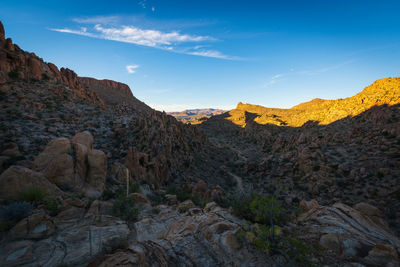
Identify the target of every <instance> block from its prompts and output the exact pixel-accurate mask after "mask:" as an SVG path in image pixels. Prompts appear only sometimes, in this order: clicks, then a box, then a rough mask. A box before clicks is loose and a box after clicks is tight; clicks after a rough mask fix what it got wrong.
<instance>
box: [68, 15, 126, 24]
mask: <svg viewBox="0 0 400 267" xmlns="http://www.w3.org/2000/svg"><path fill="white" fill-rule="evenodd" d="M119 20H120V18H119V17H118V16H94V17H82V18H73V19H72V21H74V22H77V23H82V24H98V23H100V24H111V23H116V22H118V21H119Z"/></svg>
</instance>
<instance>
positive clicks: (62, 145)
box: [33, 138, 72, 171]
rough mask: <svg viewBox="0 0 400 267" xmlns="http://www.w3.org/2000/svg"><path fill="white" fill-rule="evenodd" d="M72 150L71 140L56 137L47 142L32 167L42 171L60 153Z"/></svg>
mask: <svg viewBox="0 0 400 267" xmlns="http://www.w3.org/2000/svg"><path fill="white" fill-rule="evenodd" d="M69 152H72V150H71V142H70V141H69V139H68V138H57V139H54V140H52V141H50V143H48V144H47V146H46V148H45V149H44V151H43V152H42V153H40V154H39V155H38V156H37V157H36V158H35V161H34V163H33V164H34V168H35V170H37V171H44V170H45V169H46V168H47V167H48V166H49V165H50V164H51V162H52V161H53V160H55V159H56V158H57V157H58V156H60V155H62V154H68V153H69Z"/></svg>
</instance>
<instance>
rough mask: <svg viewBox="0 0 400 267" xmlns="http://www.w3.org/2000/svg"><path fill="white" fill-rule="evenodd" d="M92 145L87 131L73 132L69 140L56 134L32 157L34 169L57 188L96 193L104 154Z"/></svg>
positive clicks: (102, 177)
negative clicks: (55, 136) (40, 151)
mask: <svg viewBox="0 0 400 267" xmlns="http://www.w3.org/2000/svg"><path fill="white" fill-rule="evenodd" d="M92 147H93V136H92V135H91V134H90V133H89V132H82V133H78V134H76V135H75V136H74V137H73V138H72V140H71V141H70V140H69V139H67V138H57V139H54V140H52V141H51V142H50V143H49V144H47V146H46V148H45V149H44V151H43V152H42V153H40V154H39V155H38V156H37V157H36V158H35V161H34V169H35V170H36V171H39V172H42V173H43V174H44V176H45V177H46V178H47V179H48V180H49V181H50V182H52V183H54V184H56V185H57V186H59V187H60V188H63V189H68V190H73V191H77V192H82V193H85V194H86V195H88V196H90V197H99V196H100V195H101V194H102V193H103V191H104V186H105V182H106V175H107V156H106V155H105V154H104V152H102V151H100V150H96V149H92Z"/></svg>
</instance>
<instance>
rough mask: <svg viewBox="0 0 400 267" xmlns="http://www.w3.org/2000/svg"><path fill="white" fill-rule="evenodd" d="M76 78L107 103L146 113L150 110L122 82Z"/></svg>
mask: <svg viewBox="0 0 400 267" xmlns="http://www.w3.org/2000/svg"><path fill="white" fill-rule="evenodd" d="M78 79H79V82H80V83H81V84H82V85H83V86H84V87H85V88H86V89H89V90H92V91H94V92H95V93H96V94H97V95H98V96H99V97H100V98H101V99H102V100H103V101H104V103H105V104H107V105H111V106H118V105H130V106H133V107H135V108H136V109H137V110H140V111H142V112H146V113H150V112H151V110H152V109H151V108H150V107H149V106H147V105H146V104H145V103H143V102H142V101H140V100H138V99H137V98H136V97H134V96H133V94H132V91H131V89H130V88H129V86H128V85H126V84H124V83H120V82H115V81H111V80H97V79H94V78H88V77H79V78H78Z"/></svg>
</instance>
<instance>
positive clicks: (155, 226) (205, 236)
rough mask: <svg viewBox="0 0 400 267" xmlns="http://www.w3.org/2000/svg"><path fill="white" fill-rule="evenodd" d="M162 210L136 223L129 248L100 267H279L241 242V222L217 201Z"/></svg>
mask: <svg viewBox="0 0 400 267" xmlns="http://www.w3.org/2000/svg"><path fill="white" fill-rule="evenodd" d="M158 208H159V209H160V212H159V213H158V214H157V215H148V216H145V217H142V218H141V219H140V220H139V221H138V222H136V223H135V232H136V238H135V240H131V242H130V244H129V248H128V249H126V250H120V251H117V252H116V253H114V254H111V255H107V256H106V257H105V258H104V259H103V260H102V262H101V263H99V266H119V265H124V264H128V265H138V266H155V265H157V266H265V264H266V262H268V263H269V264H271V266H275V265H274V263H273V262H272V261H271V260H268V258H267V257H266V256H265V255H264V256H263V255H261V254H259V253H258V252H257V251H256V250H254V249H253V248H251V247H248V246H246V244H242V243H241V241H239V240H238V239H237V237H236V235H235V234H236V232H237V231H239V230H240V228H241V222H240V220H238V219H237V218H235V217H233V216H232V215H231V214H229V213H228V212H227V211H226V210H224V209H222V208H220V207H218V206H217V205H216V204H215V203H214V202H213V203H209V204H208V205H207V206H206V207H205V208H204V209H200V208H198V207H194V206H193V207H192V208H190V209H187V210H186V211H185V212H183V213H182V212H179V210H178V209H177V208H176V206H175V207H170V206H159V207H158Z"/></svg>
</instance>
